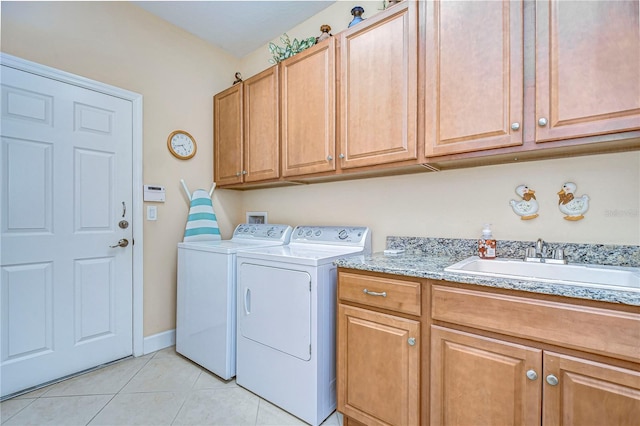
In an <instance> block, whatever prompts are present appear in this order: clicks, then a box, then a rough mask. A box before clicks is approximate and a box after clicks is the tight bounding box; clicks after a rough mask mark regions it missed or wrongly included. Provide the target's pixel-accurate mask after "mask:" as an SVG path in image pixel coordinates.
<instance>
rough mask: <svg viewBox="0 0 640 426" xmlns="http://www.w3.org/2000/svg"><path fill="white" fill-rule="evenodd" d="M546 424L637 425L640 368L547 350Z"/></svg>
mask: <svg viewBox="0 0 640 426" xmlns="http://www.w3.org/2000/svg"><path fill="white" fill-rule="evenodd" d="M550 374H552V375H554V376H555V377H556V378H557V379H558V384H557V385H555V386H552V385H550V384H549V383H547V382H546V381H545V383H544V406H543V422H542V424H543V425H634V424H638V419H640V372H638V371H631V370H627V369H624V368H618V367H614V366H611V365H606V364H601V363H598V362H594V361H589V360H586V359H580V358H575V357H571V356H568V355H562V354H557V353H553V352H545V354H544V377H545V378H546V377H547V376H548V375H550Z"/></svg>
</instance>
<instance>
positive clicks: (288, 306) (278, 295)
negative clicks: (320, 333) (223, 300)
mask: <svg viewBox="0 0 640 426" xmlns="http://www.w3.org/2000/svg"><path fill="white" fill-rule="evenodd" d="M310 286H311V276H310V275H309V274H308V273H307V272H305V271H295V270H290V269H283V268H277V267H269V266H262V265H254V264H251V263H242V264H241V265H240V268H239V269H238V289H239V291H238V312H239V315H238V318H239V319H238V328H239V330H240V333H241V334H242V336H244V337H246V338H247V339H251V340H253V341H255V342H258V343H261V344H263V345H266V346H269V347H270V348H273V349H276V350H279V351H282V352H284V353H286V354H289V355H292V356H295V357H296V358H300V359H302V360H305V361H307V360H309V359H311V350H310V347H311V287H310Z"/></svg>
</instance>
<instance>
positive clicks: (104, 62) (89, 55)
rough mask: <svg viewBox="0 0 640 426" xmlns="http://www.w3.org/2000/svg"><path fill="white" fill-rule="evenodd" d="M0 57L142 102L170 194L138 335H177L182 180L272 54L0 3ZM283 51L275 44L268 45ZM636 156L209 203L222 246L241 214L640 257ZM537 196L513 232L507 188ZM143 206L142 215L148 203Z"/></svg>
mask: <svg viewBox="0 0 640 426" xmlns="http://www.w3.org/2000/svg"><path fill="white" fill-rule="evenodd" d="M355 4H360V5H363V7H364V8H365V11H366V13H365V15H364V16H365V17H370V16H372V15H373V14H374V13H377V12H378V10H377V9H378V8H379V7H381V4H382V3H381V2H349V1H340V2H338V3H336V4H335V5H333V6H331V7H330V8H328V9H327V10H326V11H324V12H322V13H320V14H318V15H316V16H315V17H313V18H311V19H309V20H308V21H306V22H305V23H302V24H301V25H299V26H297V27H295V28H293V29H292V30H291V31H288V34H289V35H290V36H291V37H292V38H293V37H296V38H303V37H307V36H311V35H318V34H319V28H320V25H322V24H324V23H327V24H329V25H331V26H332V28H333V31H332V32H333V33H334V34H335V33H337V32H339V31H340V30H342V29H344V28H346V26H347V25H348V23H349V21H350V20H351V15H350V14H349V11H350V9H351V8H352V7H353V5H355ZM1 7H2V51H3V52H4V53H8V54H12V55H15V56H19V57H21V58H24V59H28V60H32V61H35V62H38V63H41V64H44V65H48V66H52V67H55V68H58V69H61V70H64V71H68V72H71V73H74V74H78V75H81V76H84V77H87V78H91V79H94V80H98V81H102V82H105V83H108V84H112V85H114V86H118V87H121V88H124V89H127V90H130V91H133V92H137V93H140V94H142V95H143V96H144V129H143V130H144V159H143V161H144V181H145V183H149V184H160V185H164V186H166V188H167V202H166V203H164V204H160V205H158V207H159V208H158V216H159V219H158V221H157V222H147V221H146V220H145V221H144V238H145V246H144V253H145V254H144V299H145V300H144V334H145V336H150V335H153V334H156V333H159V332H163V331H167V330H171V329H173V328H174V327H175V272H176V271H175V265H176V243H177V242H179V241H180V240H181V239H182V232H183V230H184V223H185V220H186V215H187V211H188V209H187V201H186V199H185V198H184V196H183V194H182V192H181V189H180V184H179V180H180V178H184V179H185V180H186V181H187V183H188V184H189V186H190V188H191V189H195V188H207V189H208V187H209V185H210V181H211V179H212V176H213V173H212V143H211V141H212V138H213V132H212V95H213V94H215V93H217V92H220V91H221V90H223V89H225V88H227V87H229V86H230V85H231V82H232V81H233V74H234V72H235V71H237V70H241V72H242V73H243V75H244V76H245V77H248V76H250V75H253V74H255V73H257V72H259V71H261V70H263V69H265V68H267V67H269V66H270V64H269V63H268V59H269V57H270V55H269V53H268V49H267V46H266V45H265V46H264V47H262V48H260V49H257V50H256V51H255V52H254V53H252V54H251V55H248V56H247V57H246V58H244V59H243V60H242V61H238V60H237V59H235V58H234V57H232V56H230V55H227V54H225V53H224V52H222V51H220V50H218V49H216V48H215V47H212V46H211V45H208V44H206V43H205V42H203V41H201V40H199V39H197V38H195V37H193V36H191V35H190V34H188V33H186V32H184V31H182V30H180V29H178V28H176V27H174V26H171V25H169V24H167V23H166V22H164V21H162V20H160V19H158V18H155V17H154V16H153V15H151V14H149V13H147V12H145V11H143V10H142V9H140V8H138V7H136V6H134V5H132V4H130V3H127V2H69V3H66V2H16V3H12V2H5V1H3V2H2V4H1ZM274 41H275V42H279V40H278V39H276V40H274ZM175 129H183V130H187V131H189V132H190V133H191V134H192V135H193V136H194V137H195V138H196V140H197V141H198V154H197V155H196V157H195V158H193V159H191V160H189V161H186V162H185V161H179V160H176V159H174V158H173V157H172V156H171V155H170V154H169V153H168V151H167V148H166V138H167V136H168V134H169V133H170V132H171V131H173V130H175ZM639 170H640V153H639V152H632V153H622V154H609V155H598V156H589V157H577V158H568V159H560V160H548V161H538V162H528V163H522V164H509V165H503V166H489V167H477V168H470V169H461V170H454V171H446V172H439V173H421V174H415V175H404V176H396V177H386V178H375V179H364V180H354V181H345V182H334V183H325V184H314V185H308V186H296V187H286V188H274V189H262V190H251V191H245V192H240V191H231V190H216V192H215V194H214V203H215V205H216V213H217V215H218V219H219V221H220V226H221V230H222V232H223V236H224V237H225V238H228V237H229V236H230V234H231V232H232V230H233V227H234V226H235V225H236V224H237V223H239V222H243V221H244V217H245V211H268V213H269V221H270V222H272V223H276V222H281V223H288V224H291V225H296V224H357V225H367V226H370V227H371V228H372V230H373V236H374V250H376V251H380V250H382V249H383V248H384V239H385V237H386V236H387V235H407V236H433V237H459V238H475V237H477V236H478V235H479V233H480V230H481V227H482V224H483V223H485V222H491V223H493V228H494V234H495V236H496V238H498V239H516V240H533V239H536V238H538V237H542V238H544V239H546V240H548V241H568V242H590V243H594V242H599V243H615V244H640V224H639V223H640V217H639V210H640V171H639ZM565 181H575V182H576V183H577V184H578V195H581V194H583V193H586V194H588V195H589V196H590V197H591V199H592V202H591V208H590V210H589V212H588V213H587V214H586V218H585V219H584V220H582V221H580V222H576V223H570V222H567V221H565V220H563V219H562V215H561V214H560V212H559V211H558V209H557V195H556V192H557V191H558V190H559V189H560V186H561V185H562V184H563V183H564V182H565ZM520 183H527V184H528V185H530V186H531V187H532V188H534V189H535V190H536V191H537V192H536V195H537V196H538V201H539V202H540V204H541V211H540V217H539V218H537V219H535V220H533V221H521V220H519V218H518V217H517V216H516V215H515V214H513V213H512V212H511V209H510V207H509V205H508V201H509V200H510V199H512V198H513V199H515V198H516V195H515V194H514V192H513V191H514V188H515V187H516V186H517V185H518V184H520ZM145 204H148V203H145Z"/></svg>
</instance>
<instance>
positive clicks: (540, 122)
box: [538, 117, 548, 127]
mask: <svg viewBox="0 0 640 426" xmlns="http://www.w3.org/2000/svg"><path fill="white" fill-rule="evenodd" d="M547 123H548V121H547V119H546V118H544V117H542V118H540V119H539V120H538V126H540V127H544V126H546V125H547Z"/></svg>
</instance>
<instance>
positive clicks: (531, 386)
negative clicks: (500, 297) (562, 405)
mask: <svg viewBox="0 0 640 426" xmlns="http://www.w3.org/2000/svg"><path fill="white" fill-rule="evenodd" d="M541 366H542V351H541V350H539V349H534V348H529V347H526V346H521V345H515V344H512V343H508V342H502V341H499V340H495V339H490V338H487V337H482V336H477V335H473V334H469V333H464V332H460V331H457V330H452V329H446V328H442V327H438V326H432V327H431V424H434V425H460V426H463V425H464V426H467V425H501V426H507V425H527V426H528V425H531V426H533V425H540V402H541V397H542V391H541V388H540V379H539V378H538V379H537V380H531V379H529V378H527V373H528V372H534V374H536V376H540V375H541ZM529 374H531V373H529Z"/></svg>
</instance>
